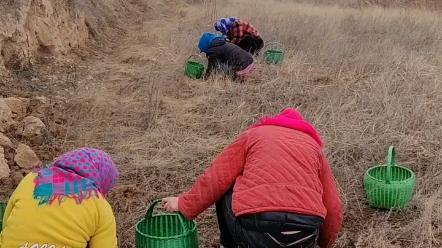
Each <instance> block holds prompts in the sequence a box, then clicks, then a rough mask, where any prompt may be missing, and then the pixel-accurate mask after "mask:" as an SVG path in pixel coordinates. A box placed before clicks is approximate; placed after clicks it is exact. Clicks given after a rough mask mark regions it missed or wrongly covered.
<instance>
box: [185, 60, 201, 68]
mask: <svg viewBox="0 0 442 248" xmlns="http://www.w3.org/2000/svg"><path fill="white" fill-rule="evenodd" d="M186 65H188V66H199V67H200V66H201V67H204V65H203V64H201V63H200V62H196V61H187V62H186Z"/></svg>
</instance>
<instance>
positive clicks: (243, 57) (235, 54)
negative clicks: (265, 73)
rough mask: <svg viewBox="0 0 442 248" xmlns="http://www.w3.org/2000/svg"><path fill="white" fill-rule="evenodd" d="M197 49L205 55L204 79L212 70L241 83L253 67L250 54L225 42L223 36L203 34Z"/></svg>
mask: <svg viewBox="0 0 442 248" xmlns="http://www.w3.org/2000/svg"><path fill="white" fill-rule="evenodd" d="M198 48H199V49H200V51H201V52H204V53H205V54H206V57H207V60H208V66H207V70H206V73H205V75H204V77H203V78H204V79H206V78H207V77H208V76H209V75H210V74H211V73H212V71H213V70H214V69H218V70H219V71H221V72H223V73H224V74H225V75H227V76H229V77H230V78H231V79H233V80H237V79H239V80H240V81H243V80H244V79H245V78H246V76H247V75H248V74H249V73H250V72H251V71H252V69H253V67H254V64H253V62H254V60H253V57H252V55H251V54H250V53H248V52H246V51H244V50H242V49H241V48H240V47H238V46H236V45H234V44H231V43H228V42H226V39H225V37H224V36H216V35H214V34H212V33H208V32H206V33H204V34H203V35H202V37H201V38H200V40H199V44H198Z"/></svg>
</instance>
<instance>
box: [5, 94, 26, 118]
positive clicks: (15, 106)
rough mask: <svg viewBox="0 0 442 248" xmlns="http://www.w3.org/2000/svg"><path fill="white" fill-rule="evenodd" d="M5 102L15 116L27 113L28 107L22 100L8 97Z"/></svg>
mask: <svg viewBox="0 0 442 248" xmlns="http://www.w3.org/2000/svg"><path fill="white" fill-rule="evenodd" d="M4 101H5V103H6V105H8V107H9V109H10V110H11V112H12V113H13V114H16V115H22V114H23V113H26V108H27V106H26V104H25V103H24V102H23V101H22V100H20V99H18V98H15V97H8V98H5V99H4Z"/></svg>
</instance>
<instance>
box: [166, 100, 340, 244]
mask: <svg viewBox="0 0 442 248" xmlns="http://www.w3.org/2000/svg"><path fill="white" fill-rule="evenodd" d="M322 145H323V144H322V141H321V138H320V137H319V134H318V133H317V132H316V130H315V129H314V128H313V126H312V125H311V124H310V123H308V122H307V121H305V120H304V119H303V117H302V116H301V114H299V113H298V112H297V111H296V110H294V109H290V108H288V109H286V110H284V111H283V112H282V113H281V114H279V115H277V116H275V117H273V118H269V117H267V118H264V119H261V121H260V123H259V124H257V125H254V126H252V127H251V128H249V130H247V131H246V132H244V133H243V134H242V135H241V136H240V137H239V138H238V139H237V140H236V141H234V142H233V143H232V144H230V145H229V146H228V147H227V148H226V149H225V150H224V151H223V152H222V153H221V154H219V155H218V156H217V157H216V158H215V160H214V161H213V163H212V164H211V166H210V167H209V168H208V169H207V170H206V171H205V172H204V173H203V174H202V175H200V176H199V177H198V179H197V181H196V183H195V185H194V186H193V187H192V189H190V191H188V192H185V193H183V194H182V195H180V196H179V197H168V198H164V199H163V207H164V208H165V209H166V211H169V212H176V211H180V212H181V213H182V214H183V215H184V216H185V217H186V218H187V219H190V220H192V219H194V218H196V217H197V216H198V215H199V214H200V213H201V212H203V211H204V210H205V209H207V208H208V207H210V206H211V205H212V204H214V203H216V212H217V217H218V223H219V229H220V233H221V236H220V241H221V244H222V246H223V247H227V248H229V247H238V246H240V247H250V248H273V247H275V248H276V247H290V248H300V247H303V248H305V247H308V248H310V247H313V246H314V245H315V243H316V242H317V243H318V244H319V246H320V247H321V248H331V247H332V246H333V244H334V243H335V242H336V239H337V237H338V234H339V231H340V229H341V225H342V220H343V214H342V206H341V200H340V198H339V192H338V189H337V187H336V185H335V182H334V177H333V174H332V171H331V169H330V166H329V164H328V162H327V159H326V157H325V155H324V153H323V151H322Z"/></svg>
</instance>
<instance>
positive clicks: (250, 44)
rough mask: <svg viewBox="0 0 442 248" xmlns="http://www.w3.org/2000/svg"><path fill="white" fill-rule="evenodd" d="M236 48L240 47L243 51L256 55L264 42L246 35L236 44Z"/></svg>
mask: <svg viewBox="0 0 442 248" xmlns="http://www.w3.org/2000/svg"><path fill="white" fill-rule="evenodd" d="M238 46H239V47H241V48H242V49H243V50H244V51H247V52H249V53H251V54H253V55H255V54H256V55H258V53H259V51H260V50H261V48H262V47H263V46H264V41H263V40H262V39H261V38H256V37H254V36H252V35H247V36H246V37H244V39H242V40H241V41H240V42H239V43H238Z"/></svg>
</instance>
